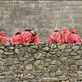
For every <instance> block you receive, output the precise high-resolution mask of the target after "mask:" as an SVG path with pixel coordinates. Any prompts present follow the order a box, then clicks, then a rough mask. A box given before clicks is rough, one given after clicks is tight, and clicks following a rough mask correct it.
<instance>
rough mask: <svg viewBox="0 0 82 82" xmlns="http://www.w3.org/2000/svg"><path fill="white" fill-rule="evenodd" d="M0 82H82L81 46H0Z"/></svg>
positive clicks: (46, 44) (44, 44)
mask: <svg viewBox="0 0 82 82" xmlns="http://www.w3.org/2000/svg"><path fill="white" fill-rule="evenodd" d="M0 82H82V44H72V45H69V44H60V43H58V44H48V43H40V44H28V43H26V44H8V43H7V44H5V45H4V44H0Z"/></svg>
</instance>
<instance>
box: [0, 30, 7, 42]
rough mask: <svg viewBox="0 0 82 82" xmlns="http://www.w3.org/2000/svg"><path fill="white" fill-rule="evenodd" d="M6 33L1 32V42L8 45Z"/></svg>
mask: <svg viewBox="0 0 82 82" xmlns="http://www.w3.org/2000/svg"><path fill="white" fill-rule="evenodd" d="M5 36H6V33H5V32H0V42H1V43H6V42H7V41H6V37H5Z"/></svg>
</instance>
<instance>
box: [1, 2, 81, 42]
mask: <svg viewBox="0 0 82 82" xmlns="http://www.w3.org/2000/svg"><path fill="white" fill-rule="evenodd" d="M26 26H27V27H30V28H33V27H37V28H38V34H39V35H40V37H41V38H42V39H43V41H46V39H47V37H48V36H49V34H50V33H51V32H52V30H53V28H54V26H57V27H58V28H60V29H61V28H62V26H67V27H68V28H69V29H70V28H71V27H75V28H77V29H78V32H79V35H80V36H81V37H82V30H81V29H82V1H0V30H1V31H2V30H3V31H6V32H8V34H7V38H9V37H11V36H12V34H13V33H14V32H16V29H20V30H21V31H23V29H24V28H25V27H26Z"/></svg>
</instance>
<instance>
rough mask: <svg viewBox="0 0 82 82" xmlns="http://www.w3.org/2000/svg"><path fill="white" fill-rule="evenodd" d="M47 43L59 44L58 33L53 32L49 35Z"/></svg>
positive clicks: (59, 36) (59, 35) (59, 37)
mask: <svg viewBox="0 0 82 82" xmlns="http://www.w3.org/2000/svg"><path fill="white" fill-rule="evenodd" d="M48 42H49V43H55V42H57V43H61V34H60V32H53V33H52V34H50V36H49V37H48Z"/></svg>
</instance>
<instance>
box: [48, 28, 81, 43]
mask: <svg viewBox="0 0 82 82" xmlns="http://www.w3.org/2000/svg"><path fill="white" fill-rule="evenodd" d="M48 42H49V43H54V42H55V43H68V44H72V43H76V42H77V43H82V39H81V38H80V36H79V35H78V34H77V30H76V29H75V28H72V29H71V30H70V31H69V30H68V29H67V28H66V27H63V29H62V31H59V29H58V28H54V30H53V32H52V33H51V34H50V36H49V37H48Z"/></svg>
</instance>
